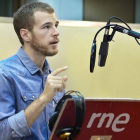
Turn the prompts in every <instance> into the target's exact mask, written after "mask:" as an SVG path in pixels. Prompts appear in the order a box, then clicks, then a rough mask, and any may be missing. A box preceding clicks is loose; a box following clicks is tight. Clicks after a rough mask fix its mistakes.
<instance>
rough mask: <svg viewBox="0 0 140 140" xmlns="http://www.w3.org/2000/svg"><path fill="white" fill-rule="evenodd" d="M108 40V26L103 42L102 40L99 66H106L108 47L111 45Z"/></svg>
mask: <svg viewBox="0 0 140 140" xmlns="http://www.w3.org/2000/svg"><path fill="white" fill-rule="evenodd" d="M108 41H110V35H109V27H106V29H105V34H104V38H103V42H101V45H100V51H99V60H98V66H100V67H103V66H105V63H106V59H107V55H108V47H109V43H108Z"/></svg>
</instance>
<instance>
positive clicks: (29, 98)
mask: <svg viewBox="0 0 140 140" xmlns="http://www.w3.org/2000/svg"><path fill="white" fill-rule="evenodd" d="M38 97H39V92H21V98H22V101H23V106H25V107H24V108H26V107H27V106H29V105H30V104H31V103H32V102H33V101H34V100H36V99H37V98H38Z"/></svg>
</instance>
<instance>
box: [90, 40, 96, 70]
mask: <svg viewBox="0 0 140 140" xmlns="http://www.w3.org/2000/svg"><path fill="white" fill-rule="evenodd" d="M95 60H96V41H95V40H94V41H93V43H92V47H91V54H90V72H93V71H94V66H95Z"/></svg>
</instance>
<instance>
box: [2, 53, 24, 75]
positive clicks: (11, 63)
mask: <svg viewBox="0 0 140 140" xmlns="http://www.w3.org/2000/svg"><path fill="white" fill-rule="evenodd" d="M1 72H8V73H16V74H20V75H23V74H25V68H24V66H23V64H22V63H21V61H20V59H19V58H18V56H17V55H13V56H11V57H9V58H7V59H4V60H2V61H0V73H1Z"/></svg>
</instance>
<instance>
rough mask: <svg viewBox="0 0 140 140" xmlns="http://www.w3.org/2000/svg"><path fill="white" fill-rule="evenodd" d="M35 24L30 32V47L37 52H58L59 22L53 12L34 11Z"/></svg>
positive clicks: (48, 53) (47, 54)
mask: <svg viewBox="0 0 140 140" xmlns="http://www.w3.org/2000/svg"><path fill="white" fill-rule="evenodd" d="M34 18H35V24H34V27H33V31H32V32H31V35H32V39H31V47H32V48H33V49H34V50H35V51H37V52H38V53H39V54H41V55H44V56H53V55H55V54H57V52H58V48H57V47H58V43H59V39H58V36H59V32H58V30H57V26H58V24H59V22H58V20H57V18H56V16H55V13H52V14H49V13H47V12H41V11H37V12H35V13H34Z"/></svg>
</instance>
